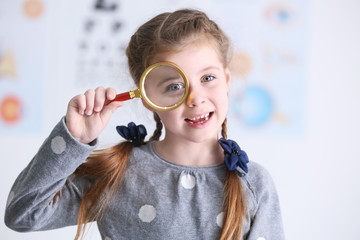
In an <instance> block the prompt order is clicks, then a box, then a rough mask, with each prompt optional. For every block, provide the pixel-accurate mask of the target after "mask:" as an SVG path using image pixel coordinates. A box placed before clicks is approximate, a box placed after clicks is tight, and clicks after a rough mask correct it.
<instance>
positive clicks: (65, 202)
mask: <svg viewBox="0 0 360 240" xmlns="http://www.w3.org/2000/svg"><path fill="white" fill-rule="evenodd" d="M95 146H96V140H95V141H94V142H93V143H92V144H90V145H86V144H82V143H80V142H78V141H77V140H75V139H74V138H73V137H72V136H71V134H70V133H69V131H68V130H67V128H66V124H65V120H64V118H63V119H62V120H61V121H60V122H59V123H58V124H57V125H56V126H55V128H54V129H53V131H52V132H51V134H50V136H49V137H48V138H47V139H46V140H45V141H44V143H43V144H42V146H41V147H40V149H39V151H38V152H37V154H36V155H35V157H34V158H33V159H32V160H31V162H30V163H29V165H28V166H27V167H26V168H25V169H24V170H23V171H22V172H21V173H20V175H19V176H18V177H17V179H16V180H15V183H14V185H13V186H12V188H11V191H10V194H9V196H8V201H7V206H6V211H5V224H6V225H7V226H8V227H9V228H11V229H13V230H15V231H19V232H26V231H37V230H48V229H54V228H60V227H65V226H69V225H76V224H77V216H78V211H79V206H80V202H81V199H82V196H83V194H84V193H85V192H86V190H87V189H88V187H89V186H90V184H91V182H90V180H89V179H85V178H82V177H79V176H75V175H73V172H74V171H75V170H76V168H77V167H78V166H79V165H80V164H81V163H83V162H84V161H85V160H86V158H87V157H88V156H89V155H90V153H91V152H92V151H93V150H94V148H95ZM59 190H60V195H57V192H58V191H59Z"/></svg>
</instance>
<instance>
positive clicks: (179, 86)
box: [166, 83, 184, 91]
mask: <svg viewBox="0 0 360 240" xmlns="http://www.w3.org/2000/svg"><path fill="white" fill-rule="evenodd" d="M182 88H184V85H183V84H181V83H175V84H171V85H169V86H168V87H167V88H166V90H167V91H178V90H181V89H182Z"/></svg>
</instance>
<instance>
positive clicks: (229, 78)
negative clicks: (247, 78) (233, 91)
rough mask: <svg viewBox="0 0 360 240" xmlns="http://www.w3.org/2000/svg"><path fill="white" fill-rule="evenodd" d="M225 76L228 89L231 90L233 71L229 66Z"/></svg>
mask: <svg viewBox="0 0 360 240" xmlns="http://www.w3.org/2000/svg"><path fill="white" fill-rule="evenodd" d="M225 78H226V85H227V91H228V92H229V90H230V85H231V72H230V69H229V68H228V67H226V68H225Z"/></svg>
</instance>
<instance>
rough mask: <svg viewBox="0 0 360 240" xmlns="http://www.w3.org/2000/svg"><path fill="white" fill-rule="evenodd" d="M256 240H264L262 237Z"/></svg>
mask: <svg viewBox="0 0 360 240" xmlns="http://www.w3.org/2000/svg"><path fill="white" fill-rule="evenodd" d="M256 240H266V239H265V238H264V237H258V238H257V239H256Z"/></svg>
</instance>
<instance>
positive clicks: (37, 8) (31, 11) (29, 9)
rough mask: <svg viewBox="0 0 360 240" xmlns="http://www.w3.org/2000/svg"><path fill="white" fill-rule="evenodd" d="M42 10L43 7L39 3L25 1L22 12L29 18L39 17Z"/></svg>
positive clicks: (29, 0)
mask: <svg viewBox="0 0 360 240" xmlns="http://www.w3.org/2000/svg"><path fill="white" fill-rule="evenodd" d="M43 10H44V5H43V3H42V2H41V1H38V0H27V1H25V3H24V12H25V15H26V16H27V17H29V18H37V17H39V16H40V15H41V14H42V13H43Z"/></svg>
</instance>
